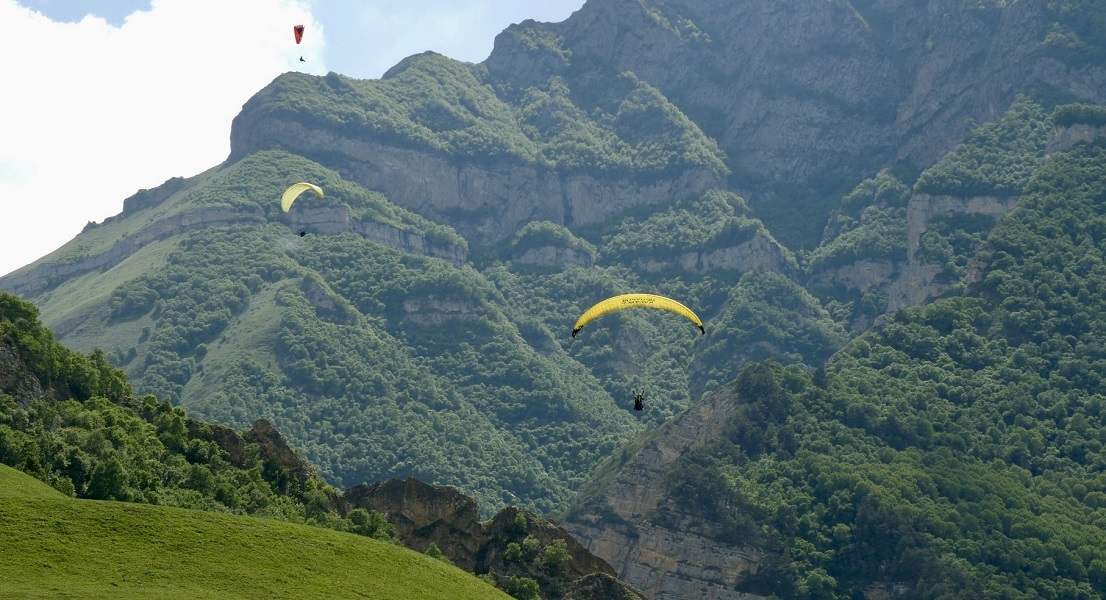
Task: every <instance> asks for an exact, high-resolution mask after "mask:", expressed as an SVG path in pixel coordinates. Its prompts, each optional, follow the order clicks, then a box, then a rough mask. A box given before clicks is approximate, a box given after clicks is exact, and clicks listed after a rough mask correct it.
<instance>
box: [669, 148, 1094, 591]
mask: <svg viewBox="0 0 1106 600" xmlns="http://www.w3.org/2000/svg"><path fill="white" fill-rule="evenodd" d="M1103 198H1106V148H1104V147H1103V146H1102V145H1080V146H1077V147H1076V148H1073V149H1072V150H1070V151H1068V152H1063V153H1057V154H1054V155H1053V156H1052V157H1051V159H1050V160H1049V161H1048V162H1047V163H1046V164H1044V165H1042V166H1041V168H1040V169H1038V170H1037V172H1036V174H1035V175H1034V177H1033V178H1032V179H1030V180H1029V181H1028V182H1027V183H1026V185H1025V186H1024V195H1023V197H1022V200H1021V202H1020V203H1019V204H1018V205H1017V206H1016V207H1015V209H1014V210H1013V211H1011V212H1010V213H1009V214H1008V215H1007V216H1006V217H1004V218H1003V219H1002V220H1001V221H1000V222H999V224H998V225H997V226H996V227H995V229H994V230H993V231H992V232H991V234H990V237H989V239H988V241H987V242H986V249H985V251H984V252H982V253H981V254H980V256H979V259H980V260H981V262H982V264H984V265H985V268H984V272H983V278H982V280H981V281H980V282H979V283H978V284H977V285H976V286H975V287H972V288H969V293H968V294H966V295H964V296H962V297H952V298H946V299H942V300H938V301H935V302H933V303H932V304H930V305H928V306H925V307H920V308H915V309H910V310H906V311H903V312H900V313H898V314H896V315H894V316H893V317H892V318H889V319H888V321H887V322H886V323H884V324H883V325H881V326H879V327H877V328H874V329H872V330H870V331H869V332H868V333H867V334H865V335H864V336H863V337H862V338H861V339H860V340H857V341H855V342H853V343H851V344H849V345H848V346H847V347H846V348H845V349H843V350H842V351H840V352H838V353H837V354H836V355H835V358H834V361H833V363H832V365H830V366H829V367H827V368H826V369H825V370H824V371H818V372H815V373H813V374H812V373H810V372H809V371H808V370H807V369H806V368H804V367H802V366H801V365H797V364H796V365H791V366H780V365H759V364H753V365H749V366H747V367H745V368H744V369H743V370H742V371H741V373H740V375H739V376H738V378H737V380H736V381H735V383H734V385H733V386H732V387H727V388H725V389H723V390H722V392H721V393H724V394H728V397H730V398H732V401H733V402H734V403H735V404H736V406H735V407H734V410H733V412H732V414H733V418H732V420H731V421H730V422H728V423H727V426H726V429H725V435H724V436H723V437H722V438H721V439H719V440H717V441H716V442H714V443H712V444H710V445H708V446H707V447H705V448H702V449H700V450H697V451H695V452H688V453H684V454H683V455H682V456H681V457H680V458H679V460H678V461H677V463H676V464H674V465H673V466H672V468H671V469H670V471H669V473H668V475H667V480H666V481H667V482H668V484H669V485H668V488H667V489H668V490H669V497H670V499H672V500H674V501H675V502H676V505H677V506H678V507H680V508H681V509H683V510H684V511H690V512H691V513H692V514H696V515H700V516H702V517H703V518H704V520H705V521H706V524H705V525H704V526H703V530H704V531H706V532H708V534H709V535H712V536H714V537H716V538H718V539H720V540H723V541H727V542H732V543H749V542H753V543H754V544H756V545H758V546H760V547H762V548H765V549H769V550H771V549H778V551H779V553H780V554H779V556H781V559H780V560H779V561H778V562H776V563H774V564H771V565H762V566H761V571H760V572H758V575H757V578H755V580H751V581H750V582H747V583H743V584H742V586H739V591H749V592H755V591H757V590H760V589H763V588H757V587H756V586H757V585H763V581H773V582H775V584H774V586H773V587H772V591H773V593H775V594H777V595H778V596H779V597H781V598H800V597H810V596H818V597H853V596H856V595H857V594H861V593H862V590H863V589H865V588H866V587H867V586H869V585H870V584H871V583H872V581H873V579H872V578H873V574H874V573H879V574H880V575H879V576H878V577H879V578H880V581H889V582H895V583H896V584H899V585H903V586H905V589H906V590H908V593H910V594H914V595H917V596H918V597H934V598H937V597H941V598H978V597H996V598H1003V597H1009V598H1013V597H1040V598H1094V597H1099V596H1101V595H1103V594H1106V579H1104V578H1103V577H1102V574H1103V565H1106V556H1104V555H1106V529H1104V528H1103V527H1102V524H1103V513H1102V510H1103V502H1104V499H1106V487H1104V486H1106V440H1104V439H1103V437H1102V435H1101V432H1102V431H1103V430H1104V425H1106V423H1103V421H1102V420H1103V419H1104V418H1106V351H1103V346H1102V343H1101V340H1100V339H1098V338H1099V337H1100V332H1101V331H1102V330H1103V329H1104V328H1106V300H1103V294H1102V293H1101V292H1102V290H1103V289H1106V267H1104V263H1103V260H1102V251H1101V248H1102V242H1103V240H1106V209H1104V207H1106V204H1104V203H1103V202H1102V199H1103ZM661 506H664V504H663V503H662V504H661ZM670 516H672V515H669V514H668V513H666V512H665V511H663V510H658V512H657V514H656V515H654V517H655V518H656V519H660V520H663V519H666V518H669V517H670ZM757 580H759V581H760V583H758V581H757Z"/></svg>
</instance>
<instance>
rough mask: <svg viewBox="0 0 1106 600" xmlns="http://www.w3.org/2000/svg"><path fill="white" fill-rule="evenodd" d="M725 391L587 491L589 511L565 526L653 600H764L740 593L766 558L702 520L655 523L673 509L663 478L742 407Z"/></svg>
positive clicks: (717, 433)
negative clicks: (717, 534)
mask: <svg viewBox="0 0 1106 600" xmlns="http://www.w3.org/2000/svg"><path fill="white" fill-rule="evenodd" d="M726 390H727V388H723V389H722V390H719V391H718V392H715V393H714V394H712V395H710V396H708V397H706V398H704V399H703V401H701V402H700V403H699V404H696V405H695V406H693V407H692V408H690V409H689V410H688V411H687V412H685V413H684V414H683V415H681V416H680V417H678V418H677V419H676V420H674V421H672V422H671V423H669V424H668V425H667V426H665V427H664V430H663V433H662V434H661V435H659V436H657V437H655V438H654V439H653V440H652V441H650V442H649V443H647V444H646V445H645V446H644V447H643V448H642V449H641V450H640V451H639V452H638V453H637V454H635V455H634V456H632V457H628V458H627V457H621V458H623V459H625V460H626V462H625V464H624V465H623V466H622V468H621V470H620V471H619V472H618V474H617V475H615V476H614V479H613V481H610V482H609V483H606V485H602V484H598V483H597V482H591V483H589V485H588V486H585V489H584V490H583V491H582V492H581V495H582V496H584V497H587V496H588V495H589V494H594V495H593V496H591V497H590V499H589V500H587V501H586V502H585V503H584V504H583V507H582V508H580V509H578V510H576V511H574V513H573V514H572V515H570V516H569V517H568V518H567V519H566V520H565V521H564V523H563V526H564V527H565V529H567V530H568V531H569V532H570V533H572V535H573V536H575V537H576V539H578V540H579V541H580V543H581V544H582V545H583V546H584V547H585V548H587V549H588V550H590V551H591V552H593V553H595V555H596V556H599V557H600V558H602V559H604V560H606V561H607V562H609V563H610V564H611V566H612V567H614V569H615V572H616V573H617V575H618V578H619V579H621V580H622V581H624V582H626V583H627V584H628V585H630V586H632V587H633V588H634V589H636V590H640V591H641V592H642V593H643V594H644V595H645V596H646V597H648V598H652V599H653V600H677V599H682V598H712V599H717V600H748V599H751V598H756V596H753V595H750V594H746V593H742V592H737V591H735V590H734V588H735V586H736V585H737V584H738V583H739V582H741V581H742V580H743V579H744V578H746V577H748V576H751V575H755V574H756V572H757V570H758V568H759V564H760V563H759V561H760V555H759V553H758V551H757V550H756V549H754V548H752V547H746V546H741V545H733V544H725V543H720V542H717V541H714V540H713V539H712V537H711V533H712V532H711V531H710V530H709V526H704V525H695V523H696V522H699V521H701V520H700V519H696V518H695V517H694V515H682V516H681V515H680V514H679V513H678V512H676V513H674V514H675V517H674V518H670V519H666V520H665V522H666V523H674V524H675V526H671V525H662V524H659V523H655V522H652V521H651V520H650V514H651V513H653V512H654V510H655V509H657V508H658V507H661V506H663V507H664V508H665V509H666V510H667V511H669V512H670V513H672V511H674V510H675V508H674V507H672V506H666V501H665V491H664V488H663V485H662V479H663V475H664V472H665V469H666V467H667V466H668V465H671V464H672V463H673V462H675V460H676V458H678V457H679V456H680V455H681V454H683V453H684V452H687V451H689V450H691V449H695V448H699V447H701V446H703V445H705V444H707V443H708V442H710V441H712V440H714V439H717V438H718V437H719V436H721V435H722V428H723V425H724V423H725V422H726V421H727V420H728V418H729V417H730V416H732V413H733V411H734V408H735V407H736V403H735V402H733V399H732V396H731V393H732V392H727V391H726ZM592 485H595V486H596V488H595V489H589V488H590V486H592Z"/></svg>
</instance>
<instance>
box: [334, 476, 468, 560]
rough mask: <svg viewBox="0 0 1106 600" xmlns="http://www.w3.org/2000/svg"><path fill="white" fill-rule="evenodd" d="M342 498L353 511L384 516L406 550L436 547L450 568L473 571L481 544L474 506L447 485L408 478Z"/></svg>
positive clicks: (353, 490)
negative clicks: (361, 510) (452, 566)
mask: <svg viewBox="0 0 1106 600" xmlns="http://www.w3.org/2000/svg"><path fill="white" fill-rule="evenodd" d="M343 497H344V498H345V499H346V501H348V502H349V505H350V507H351V508H364V509H365V510H372V511H376V512H379V513H382V514H383V515H384V516H385V517H387V519H388V521H389V522H391V523H392V524H393V525H395V527H396V536H397V537H398V538H399V539H400V540H401V541H402V542H403V544H404V545H405V546H407V547H408V548H412V549H414V550H418V551H419V552H425V551H426V549H427V548H429V547H430V544H432V543H433V544H436V545H437V546H438V548H439V549H440V550H441V551H442V554H443V555H445V556H446V557H448V558H449V559H450V560H452V561H453V564H455V565H457V566H458V567H460V568H462V569H464V570H466V571H472V570H473V569H474V568H475V567H476V554H477V552H478V551H479V550H480V546H481V544H482V543H483V541H484V537H483V533H482V531H481V528H480V511H479V510H478V509H477V506H476V501H475V500H473V499H472V498H470V497H468V496H466V495H464V494H462V493H461V492H460V491H458V490H457V488H454V487H450V486H434V485H430V484H428V483H423V482H422V481H419V480H418V479H415V478H413V477H409V478H407V479H404V480H400V479H388V480H386V481H380V482H377V483H372V484H361V485H356V486H353V487H351V488H350V489H348V490H346V492H345V494H343Z"/></svg>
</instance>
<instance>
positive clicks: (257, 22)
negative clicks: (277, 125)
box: [0, 0, 584, 276]
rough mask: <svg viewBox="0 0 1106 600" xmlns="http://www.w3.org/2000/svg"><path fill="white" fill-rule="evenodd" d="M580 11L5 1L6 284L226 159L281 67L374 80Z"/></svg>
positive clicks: (394, 4) (378, 1) (454, 2)
mask: <svg viewBox="0 0 1106 600" xmlns="http://www.w3.org/2000/svg"><path fill="white" fill-rule="evenodd" d="M583 4H584V0H98V1H96V2H89V1H88V0H18V1H16V0H0V23H3V24H4V31H3V35H0V56H2V57H3V59H4V63H5V68H4V70H5V72H6V73H5V75H6V77H5V80H6V82H7V85H5V86H4V90H3V91H2V92H0V223H3V225H4V235H2V236H0V276H2V275H4V274H7V273H10V272H11V271H14V270H16V269H18V268H20V267H22V266H24V265H26V264H29V263H31V262H34V261H35V260H37V259H39V258H41V257H43V256H45V255H47V254H49V253H50V252H52V251H54V250H55V249H57V248H59V247H61V246H62V245H64V244H65V243H66V242H68V241H69V240H71V239H73V237H74V236H76V235H77V234H78V233H80V231H81V230H82V229H83V228H84V227H85V225H86V224H87V223H89V222H90V221H95V222H101V221H103V220H104V219H105V218H107V217H110V216H113V215H116V214H118V213H120V212H121V211H122V210H123V200H124V199H125V198H127V197H128V196H131V195H133V194H134V193H135V192H137V191H138V190H140V189H147V188H153V187H156V186H158V185H160V184H161V183H163V182H164V181H165V180H167V179H169V178H171V177H191V176H193V175H196V174H198V173H201V172H203V171H206V170H207V169H210V168H211V167H214V166H216V165H218V164H219V163H221V162H222V161H223V160H224V159H226V157H227V155H228V154H229V153H230V125H231V121H232V120H233V119H234V116H235V115H237V114H238V112H239V111H240V110H241V108H242V105H243V104H245V102H246V101H247V100H249V98H250V97H251V96H253V95H254V94H255V93H256V92H258V91H259V90H260V89H261V88H263V87H265V86H266V85H267V84H268V83H269V82H270V81H272V80H273V79H274V78H275V77H276V76H278V75H280V74H281V73H283V72H286V71H303V72H307V73H311V74H315V75H325V74H326V73H328V72H330V71H335V72H338V73H341V74H343V75H347V76H350V77H355V78H361V79H376V78H379V77H380V76H381V75H383V74H384V72H385V71H387V70H388V69H389V68H390V67H392V66H394V65H395V64H396V63H398V62H399V61H400V60H402V59H403V58H406V57H408V56H411V55H413V54H418V53H421V52H424V51H427V50H433V51H435V52H439V53H441V54H444V55H446V56H449V57H451V58H454V59H457V60H462V61H467V62H481V61H483V60H484V59H485V58H487V57H488V54H489V53H490V52H491V50H492V45H493V43H494V41H495V36H496V35H497V34H498V33H499V32H501V31H503V30H504V29H505V28H506V27H507V26H508V25H510V24H512V23H520V22H522V21H524V20H526V19H534V20H537V21H543V22H560V21H563V20H565V19H566V18H568V16H569V15H571V14H572V13H573V12H575V11H576V10H578V9H579V8H580V7H581V6H583ZM90 13H91V14H90ZM297 24H302V25H304V27H305V31H304V37H303V41H302V42H301V43H300V44H299V45H297V44H296V43H295V39H294V37H293V34H292V27H293V26H294V25H297ZM301 56H302V57H303V59H304V61H303V62H301V61H300V60H299V59H300V57H301Z"/></svg>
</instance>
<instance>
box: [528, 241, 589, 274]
mask: <svg viewBox="0 0 1106 600" xmlns="http://www.w3.org/2000/svg"><path fill="white" fill-rule="evenodd" d="M511 262H513V263H514V264H515V265H521V266H525V267H536V268H539V269H559V268H561V267H564V266H567V265H576V266H579V267H584V268H588V267H591V266H594V265H595V258H594V257H593V256H592V255H591V254H589V253H587V252H581V251H579V250H576V249H575V248H566V247H564V246H539V247H537V248H527V249H526V250H523V251H521V252H516V253H514V254H512V255H511Z"/></svg>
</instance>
